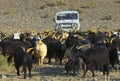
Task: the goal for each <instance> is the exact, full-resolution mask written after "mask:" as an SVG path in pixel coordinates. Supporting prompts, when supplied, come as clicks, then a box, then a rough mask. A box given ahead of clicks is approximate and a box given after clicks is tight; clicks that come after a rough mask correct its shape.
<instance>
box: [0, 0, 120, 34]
mask: <svg viewBox="0 0 120 81" xmlns="http://www.w3.org/2000/svg"><path fill="white" fill-rule="evenodd" d="M68 9H73V10H78V11H79V12H80V17H81V18H82V21H81V29H82V30H87V29H91V28H97V29H102V30H106V29H120V0H0V30H2V31H3V30H5V31H9V32H13V31H19V30H30V31H31V30H34V31H43V30H44V29H46V28H47V29H51V30H53V29H54V22H53V18H54V15H55V13H56V12H57V11H61V10H68Z"/></svg>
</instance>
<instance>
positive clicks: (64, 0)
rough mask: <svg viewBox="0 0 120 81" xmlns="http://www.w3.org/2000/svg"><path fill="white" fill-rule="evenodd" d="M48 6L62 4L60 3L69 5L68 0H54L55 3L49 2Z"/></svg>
mask: <svg viewBox="0 0 120 81" xmlns="http://www.w3.org/2000/svg"><path fill="white" fill-rule="evenodd" d="M47 5H48V6H52V7H55V6H60V5H67V1H66V0H54V1H53V3H50V4H47Z"/></svg>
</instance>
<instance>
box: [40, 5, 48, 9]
mask: <svg viewBox="0 0 120 81" xmlns="http://www.w3.org/2000/svg"><path fill="white" fill-rule="evenodd" d="M47 7H48V6H47V5H42V6H41V7H40V9H45V8H47Z"/></svg>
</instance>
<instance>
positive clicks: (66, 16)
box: [57, 13, 78, 20]
mask: <svg viewBox="0 0 120 81" xmlns="http://www.w3.org/2000/svg"><path fill="white" fill-rule="evenodd" d="M71 19H73V20H76V19H78V15H77V13H59V14H58V15H57V20H71Z"/></svg>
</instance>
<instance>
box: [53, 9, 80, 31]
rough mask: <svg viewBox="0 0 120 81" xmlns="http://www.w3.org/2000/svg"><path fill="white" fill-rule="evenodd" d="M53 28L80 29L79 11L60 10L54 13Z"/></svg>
mask: <svg viewBox="0 0 120 81" xmlns="http://www.w3.org/2000/svg"><path fill="white" fill-rule="evenodd" d="M54 21H55V30H56V31H57V30H64V31H68V32H70V31H72V30H74V29H76V30H78V31H79V30H80V29H81V28H80V18H79V13H78V12H77V11H73V10H67V11H60V12H57V13H56V15H55V19H54Z"/></svg>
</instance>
